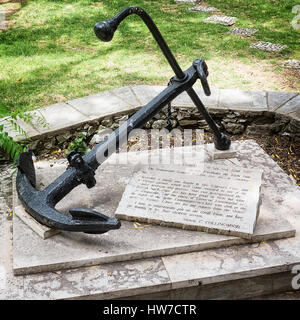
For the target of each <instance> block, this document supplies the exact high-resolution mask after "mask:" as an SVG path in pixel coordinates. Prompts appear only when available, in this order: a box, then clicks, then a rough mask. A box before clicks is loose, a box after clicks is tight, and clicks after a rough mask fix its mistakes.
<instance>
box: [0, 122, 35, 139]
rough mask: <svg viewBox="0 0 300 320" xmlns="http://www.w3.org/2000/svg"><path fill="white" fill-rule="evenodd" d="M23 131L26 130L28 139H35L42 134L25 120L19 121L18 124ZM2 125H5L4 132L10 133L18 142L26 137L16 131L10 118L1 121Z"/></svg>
mask: <svg viewBox="0 0 300 320" xmlns="http://www.w3.org/2000/svg"><path fill="white" fill-rule="evenodd" d="M16 123H17V124H18V125H19V126H20V127H21V129H22V130H24V131H25V132H26V134H27V137H33V136H37V135H39V134H40V132H39V131H38V130H37V129H36V128H35V127H33V126H32V125H31V124H28V123H26V122H25V121H24V120H23V119H18V120H17V122H16ZM0 125H4V131H6V132H8V133H9V136H10V137H12V138H13V139H14V140H16V141H20V140H23V139H24V138H25V137H26V136H25V135H23V134H22V132H19V131H18V130H15V128H14V126H13V125H12V123H11V118H10V117H5V118H2V119H0Z"/></svg>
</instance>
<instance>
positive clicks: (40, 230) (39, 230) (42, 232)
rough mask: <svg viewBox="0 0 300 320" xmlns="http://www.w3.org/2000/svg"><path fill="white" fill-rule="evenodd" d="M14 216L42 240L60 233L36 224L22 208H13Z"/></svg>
mask: <svg viewBox="0 0 300 320" xmlns="http://www.w3.org/2000/svg"><path fill="white" fill-rule="evenodd" d="M14 214H15V215H16V216H17V217H18V218H19V219H20V220H22V221H23V222H24V223H25V224H26V225H27V226H28V227H29V228H30V229H31V230H32V231H34V232H35V233H36V234H37V235H39V236H40V237H41V238H42V239H47V238H50V237H53V236H55V235H56V234H59V233H60V230H57V229H53V228H49V227H47V226H44V225H42V224H40V223H39V222H37V221H36V220H35V219H33V218H32V217H31V215H30V214H28V213H27V212H26V211H25V209H24V207H23V206H17V207H15V208H14Z"/></svg>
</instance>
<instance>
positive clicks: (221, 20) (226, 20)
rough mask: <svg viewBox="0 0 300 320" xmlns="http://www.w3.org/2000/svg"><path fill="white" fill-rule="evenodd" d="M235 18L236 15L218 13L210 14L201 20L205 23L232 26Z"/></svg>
mask: <svg viewBox="0 0 300 320" xmlns="http://www.w3.org/2000/svg"><path fill="white" fill-rule="evenodd" d="M236 20H237V18H236V17H229V16H219V15H216V14H215V15H212V16H210V17H208V18H206V19H204V20H203V22H205V23H216V24H221V25H223V26H232V25H233V24H235V22H236Z"/></svg>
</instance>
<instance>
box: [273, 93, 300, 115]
mask: <svg viewBox="0 0 300 320" xmlns="http://www.w3.org/2000/svg"><path fill="white" fill-rule="evenodd" d="M276 112H277V113H281V114H287V115H289V114H291V113H296V115H298V118H299V112H300V95H299V94H298V95H297V96H295V97H294V98H292V99H290V100H289V101H288V102H286V103H285V104H284V105H282V106H281V107H279V108H278V109H277V110H276Z"/></svg>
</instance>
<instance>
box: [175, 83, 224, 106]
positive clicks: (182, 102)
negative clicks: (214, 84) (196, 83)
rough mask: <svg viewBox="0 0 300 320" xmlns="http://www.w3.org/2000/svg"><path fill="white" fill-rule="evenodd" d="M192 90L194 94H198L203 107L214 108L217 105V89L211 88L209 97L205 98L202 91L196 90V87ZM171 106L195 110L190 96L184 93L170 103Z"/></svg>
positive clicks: (200, 89)
mask: <svg viewBox="0 0 300 320" xmlns="http://www.w3.org/2000/svg"><path fill="white" fill-rule="evenodd" d="M193 88H194V90H195V91H196V93H197V94H198V96H199V98H200V100H201V101H202V103H203V104H204V106H205V107H208V108H209V107H214V108H215V107H216V106H217V105H218V101H219V95H220V90H219V89H216V88H211V95H210V96H206V95H205V94H204V91H203V89H202V88H198V87H193ZM172 106H174V107H194V108H196V106H195V105H194V103H193V101H192V100H191V98H190V96H189V95H188V94H187V93H186V92H185V91H184V92H183V93H181V94H180V95H179V96H178V97H176V98H175V99H174V100H173V101H172Z"/></svg>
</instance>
